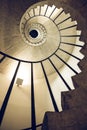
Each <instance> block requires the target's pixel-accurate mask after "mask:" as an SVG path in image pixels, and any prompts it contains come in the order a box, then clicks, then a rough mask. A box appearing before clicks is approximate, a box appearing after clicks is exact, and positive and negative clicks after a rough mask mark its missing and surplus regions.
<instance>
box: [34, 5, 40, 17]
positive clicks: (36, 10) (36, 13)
mask: <svg viewBox="0 0 87 130" xmlns="http://www.w3.org/2000/svg"><path fill="white" fill-rule="evenodd" d="M40 8H41V7H40V6H37V8H35V16H36V15H39V13H40Z"/></svg>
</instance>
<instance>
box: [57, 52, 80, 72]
mask: <svg viewBox="0 0 87 130" xmlns="http://www.w3.org/2000/svg"><path fill="white" fill-rule="evenodd" d="M55 56H56V57H57V58H59V59H60V60H61V61H62V62H63V63H64V64H66V65H67V66H68V67H69V68H70V69H71V70H72V71H73V72H74V73H75V74H78V72H77V71H76V70H74V69H73V68H72V67H71V66H70V65H68V64H67V63H66V62H65V61H64V60H63V59H62V58H60V57H59V56H58V55H57V54H55Z"/></svg>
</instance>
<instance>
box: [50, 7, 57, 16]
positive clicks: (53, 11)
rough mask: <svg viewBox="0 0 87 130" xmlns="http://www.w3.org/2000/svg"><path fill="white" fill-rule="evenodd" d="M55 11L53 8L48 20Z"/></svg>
mask: <svg viewBox="0 0 87 130" xmlns="http://www.w3.org/2000/svg"><path fill="white" fill-rule="evenodd" d="M55 9H56V7H55V8H54V9H53V11H52V12H51V14H50V16H49V18H50V17H51V15H52V14H53V13H54V11H55Z"/></svg>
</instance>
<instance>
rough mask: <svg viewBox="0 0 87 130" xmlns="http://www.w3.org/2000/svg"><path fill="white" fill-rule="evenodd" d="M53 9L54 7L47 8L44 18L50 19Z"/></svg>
mask: <svg viewBox="0 0 87 130" xmlns="http://www.w3.org/2000/svg"><path fill="white" fill-rule="evenodd" d="M54 9H55V6H54V5H53V6H52V7H50V6H48V9H47V12H46V15H45V16H47V17H50V15H51V14H52V13H53V11H54Z"/></svg>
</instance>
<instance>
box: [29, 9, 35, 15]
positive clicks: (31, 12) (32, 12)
mask: <svg viewBox="0 0 87 130" xmlns="http://www.w3.org/2000/svg"><path fill="white" fill-rule="evenodd" d="M29 14H30V17H33V16H34V10H33V9H31V10H30V11H29Z"/></svg>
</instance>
